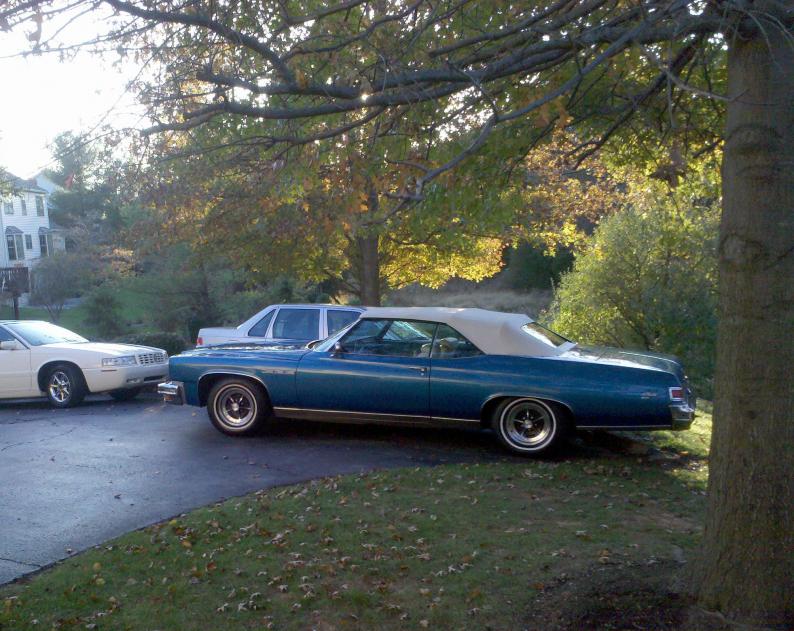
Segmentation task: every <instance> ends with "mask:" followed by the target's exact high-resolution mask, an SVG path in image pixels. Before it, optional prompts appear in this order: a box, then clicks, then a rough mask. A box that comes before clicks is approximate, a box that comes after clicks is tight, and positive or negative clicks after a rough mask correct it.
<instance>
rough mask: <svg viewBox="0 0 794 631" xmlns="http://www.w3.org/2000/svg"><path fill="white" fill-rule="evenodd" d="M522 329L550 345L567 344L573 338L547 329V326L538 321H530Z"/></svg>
mask: <svg viewBox="0 0 794 631" xmlns="http://www.w3.org/2000/svg"><path fill="white" fill-rule="evenodd" d="M521 329H522V330H523V331H524V333H526V334H527V335H530V336H531V337H533V338H535V339H536V340H539V341H541V342H543V343H544V344H548V345H549V346H554V347H557V346H562V345H563V344H567V343H568V342H570V341H571V340H568V339H566V338H564V337H563V336H562V335H560V334H559V333H555V332H554V331H552V330H551V329H547V328H546V327H545V326H541V325H539V324H538V323H537V322H528V323H527V324H525V325H524V326H522V327H521Z"/></svg>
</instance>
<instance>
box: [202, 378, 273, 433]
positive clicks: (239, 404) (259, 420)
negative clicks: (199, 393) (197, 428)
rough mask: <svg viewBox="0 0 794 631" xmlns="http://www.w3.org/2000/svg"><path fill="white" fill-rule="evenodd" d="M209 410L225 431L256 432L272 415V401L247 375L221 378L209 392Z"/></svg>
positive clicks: (215, 421) (217, 424) (220, 427)
mask: <svg viewBox="0 0 794 631" xmlns="http://www.w3.org/2000/svg"><path fill="white" fill-rule="evenodd" d="M207 413H208V414H209V417H210V420H211V421H212V424H213V425H214V426H215V427H216V428H217V429H218V430H220V431H221V432H223V433H224V434H229V435H230V436H243V435H248V434H255V433H256V432H258V431H259V430H261V429H262V427H263V426H264V424H265V422H266V421H267V419H268V418H269V417H270V405H269V403H268V400H267V397H266V395H265V393H264V392H263V390H262V388H261V387H259V386H257V385H255V384H254V383H253V382H251V381H249V380H247V379H244V378H228V379H221V380H220V381H218V382H217V383H216V384H215V385H213V386H212V389H211V390H210V392H209V396H208V397H207Z"/></svg>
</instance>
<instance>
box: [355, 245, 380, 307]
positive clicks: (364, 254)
mask: <svg viewBox="0 0 794 631" xmlns="http://www.w3.org/2000/svg"><path fill="white" fill-rule="evenodd" d="M378 242H379V239H378V235H377V234H374V235H368V236H364V237H357V238H356V245H357V246H358V247H357V249H358V254H359V257H360V262H359V266H358V267H359V270H360V273H359V287H360V292H361V295H360V298H361V304H362V305H364V306H366V307H378V306H380V292H381V287H380V255H379V252H378Z"/></svg>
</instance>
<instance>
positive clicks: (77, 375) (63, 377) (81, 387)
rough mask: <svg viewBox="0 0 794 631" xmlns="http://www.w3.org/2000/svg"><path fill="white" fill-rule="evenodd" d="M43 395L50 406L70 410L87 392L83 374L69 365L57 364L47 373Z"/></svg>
mask: <svg viewBox="0 0 794 631" xmlns="http://www.w3.org/2000/svg"><path fill="white" fill-rule="evenodd" d="M45 383H46V386H45V390H44V392H45V394H46V395H47V399H48V400H49V402H50V405H52V406H53V407H56V408H70V407H72V406H75V405H78V404H79V403H80V402H81V401H82V400H83V399H84V398H85V395H86V392H87V388H86V386H85V380H84V379H83V374H82V373H81V372H80V370H79V369H78V368H75V367H74V366H70V365H69V364H58V365H57V366H53V367H52V368H50V370H49V371H48V372H47V379H46V382H45Z"/></svg>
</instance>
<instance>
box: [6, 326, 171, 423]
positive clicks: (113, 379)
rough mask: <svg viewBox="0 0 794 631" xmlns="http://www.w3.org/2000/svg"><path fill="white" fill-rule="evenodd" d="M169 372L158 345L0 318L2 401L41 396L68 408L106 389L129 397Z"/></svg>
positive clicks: (120, 397) (121, 398) (120, 398)
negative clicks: (105, 340) (97, 338)
mask: <svg viewBox="0 0 794 631" xmlns="http://www.w3.org/2000/svg"><path fill="white" fill-rule="evenodd" d="M167 375H168V354H167V353H166V352H165V351H164V350H162V349H160V348H150V347H148V346H132V345H129V344H102V343H97V342H89V341H88V340H87V339H85V338H83V337H80V336H79V335H77V333H72V332H71V331H69V330H67V329H64V328H62V327H59V326H56V325H54V324H50V323H49V322H41V321H36V320H0V399H17V398H26V397H40V396H42V395H43V396H46V397H47V399H49V401H50V403H51V404H52V405H53V406H55V407H59V408H66V407H71V406H73V405H77V404H78V403H80V402H81V401H82V400H83V398H84V397H85V395H86V394H88V393H97V392H107V393H108V394H110V396H112V397H113V398H114V399H116V400H117V401H125V400H128V399H132V398H133V397H135V396H136V395H137V394H138V393H139V392H140V391H141V390H142V389H143V387H144V386H146V385H154V384H157V383H159V382H160V381H162V380H163V379H164V378H165V377H166V376H167Z"/></svg>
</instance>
